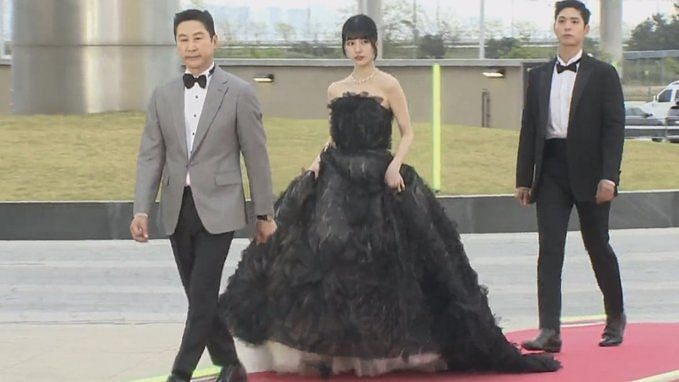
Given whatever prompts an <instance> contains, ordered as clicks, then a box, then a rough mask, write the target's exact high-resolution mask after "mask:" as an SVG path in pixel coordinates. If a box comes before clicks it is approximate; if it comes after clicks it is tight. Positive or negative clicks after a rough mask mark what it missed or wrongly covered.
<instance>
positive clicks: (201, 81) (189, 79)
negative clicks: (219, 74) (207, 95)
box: [184, 65, 216, 89]
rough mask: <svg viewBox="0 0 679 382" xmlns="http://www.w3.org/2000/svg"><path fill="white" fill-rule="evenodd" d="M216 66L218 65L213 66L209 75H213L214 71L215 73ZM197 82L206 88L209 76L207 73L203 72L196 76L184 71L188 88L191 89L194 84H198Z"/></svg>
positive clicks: (185, 83)
mask: <svg viewBox="0 0 679 382" xmlns="http://www.w3.org/2000/svg"><path fill="white" fill-rule="evenodd" d="M215 66H216V65H213V66H212V68H211V69H210V72H209V74H208V75H212V73H214V71H215ZM196 82H197V83H198V86H200V87H201V88H203V89H205V86H207V76H206V75H205V74H201V75H200V76H198V77H194V76H193V74H191V73H184V86H186V88H187V89H191V88H192V87H193V85H195V84H196Z"/></svg>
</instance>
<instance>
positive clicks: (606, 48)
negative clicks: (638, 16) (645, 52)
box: [599, 0, 622, 74]
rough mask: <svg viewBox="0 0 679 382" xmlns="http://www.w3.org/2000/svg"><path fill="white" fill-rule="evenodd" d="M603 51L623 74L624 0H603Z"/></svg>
mask: <svg viewBox="0 0 679 382" xmlns="http://www.w3.org/2000/svg"><path fill="white" fill-rule="evenodd" d="M599 10H600V12H601V27H600V28H601V51H602V52H603V54H604V57H603V58H604V59H605V60H606V61H608V62H610V63H611V64H612V65H613V66H615V67H616V69H618V72H619V73H621V74H622V0H606V1H601V5H600V7H599Z"/></svg>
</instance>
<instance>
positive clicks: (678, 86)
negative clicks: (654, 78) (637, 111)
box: [646, 81, 679, 118]
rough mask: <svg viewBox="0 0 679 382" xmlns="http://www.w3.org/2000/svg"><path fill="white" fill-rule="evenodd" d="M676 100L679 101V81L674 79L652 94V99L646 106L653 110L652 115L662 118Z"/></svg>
mask: <svg viewBox="0 0 679 382" xmlns="http://www.w3.org/2000/svg"><path fill="white" fill-rule="evenodd" d="M677 102H679V81H674V82H672V83H671V84H669V85H667V86H666V87H665V88H664V89H663V90H661V91H660V93H658V94H657V95H656V96H654V97H653V101H651V102H648V103H647V104H646V106H647V107H648V108H649V109H650V110H651V111H652V112H653V115H655V116H657V117H660V118H664V117H665V116H666V115H667V111H668V110H670V107H672V106H674V105H675V104H676V103H677Z"/></svg>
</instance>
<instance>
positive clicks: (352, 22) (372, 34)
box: [342, 15, 377, 58]
mask: <svg viewBox="0 0 679 382" xmlns="http://www.w3.org/2000/svg"><path fill="white" fill-rule="evenodd" d="M355 39H366V40H368V41H370V45H372V47H373V52H374V57H373V58H377V25H375V22H374V21H373V19H371V18H370V17H368V16H366V15H355V16H351V17H349V18H348V19H347V21H345V22H344V25H343V26H342V52H343V53H344V56H345V57H346V55H347V51H346V48H345V46H344V45H345V44H346V43H347V40H355Z"/></svg>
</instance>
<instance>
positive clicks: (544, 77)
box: [538, 59, 556, 136]
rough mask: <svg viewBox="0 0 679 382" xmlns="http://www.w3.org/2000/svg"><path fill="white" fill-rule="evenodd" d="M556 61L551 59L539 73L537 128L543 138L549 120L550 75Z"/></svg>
mask: <svg viewBox="0 0 679 382" xmlns="http://www.w3.org/2000/svg"><path fill="white" fill-rule="evenodd" d="M555 64H556V59H553V60H552V61H550V62H549V64H548V65H547V66H545V67H543V68H542V72H541V73H540V89H539V94H538V95H539V97H538V100H539V102H540V108H539V111H540V113H539V114H538V115H539V120H538V127H539V130H538V131H539V133H540V134H541V135H543V136H544V134H545V133H546V129H547V122H548V120H549V99H550V96H551V91H552V73H553V72H554V65H555Z"/></svg>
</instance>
